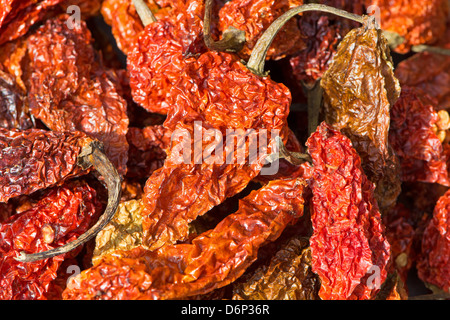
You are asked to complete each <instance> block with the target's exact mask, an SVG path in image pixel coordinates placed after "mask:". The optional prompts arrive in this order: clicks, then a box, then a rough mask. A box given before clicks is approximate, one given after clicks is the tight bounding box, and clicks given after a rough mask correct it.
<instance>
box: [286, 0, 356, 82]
mask: <svg viewBox="0 0 450 320" xmlns="http://www.w3.org/2000/svg"><path fill="white" fill-rule="evenodd" d="M319 3H321V4H324V5H328V6H331V7H334V8H338V9H342V10H345V11H347V12H352V13H355V14H362V13H363V4H362V1H345V0H321V1H319ZM298 25H299V29H300V32H301V33H302V34H303V35H304V36H305V38H306V39H305V41H306V44H307V46H306V48H305V49H303V50H301V51H300V52H298V53H297V54H295V55H294V56H293V57H292V58H290V59H289V62H290V65H291V67H292V73H293V75H294V77H295V79H296V80H297V81H298V82H299V83H300V84H302V83H303V84H306V85H307V86H313V85H314V83H315V82H316V81H317V80H319V79H320V78H321V77H322V75H323V73H324V72H325V71H326V70H327V69H328V67H329V64H330V63H331V61H332V59H333V58H334V56H335V54H336V49H337V46H338V44H339V43H340V41H341V40H342V38H343V37H344V36H345V35H346V34H347V33H348V32H349V31H350V30H351V29H352V28H354V27H356V25H355V23H354V22H352V21H348V20H347V19H341V18H338V17H335V16H333V15H324V14H321V13H317V12H309V13H305V14H303V17H302V18H301V19H300V20H299V21H298Z"/></svg>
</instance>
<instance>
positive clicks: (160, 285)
mask: <svg viewBox="0 0 450 320" xmlns="http://www.w3.org/2000/svg"><path fill="white" fill-rule="evenodd" d="M306 185H307V184H306V182H305V180H304V179H302V178H298V179H292V180H284V181H271V182H269V184H268V185H266V186H264V187H262V188H261V189H259V190H256V191H253V192H251V193H250V194H249V195H248V196H247V197H245V198H243V199H241V200H240V202H239V209H238V211H236V212H235V213H233V214H230V215H228V216H227V217H225V218H224V219H223V220H222V221H221V222H220V223H219V224H218V225H217V226H216V227H215V228H214V229H211V230H209V231H206V232H204V233H202V234H200V235H198V236H197V237H195V238H194V239H192V241H190V243H185V244H175V245H166V246H164V247H162V248H160V249H158V250H156V251H148V250H145V249H144V248H143V247H138V248H136V249H133V250H130V251H116V252H115V253H112V254H109V255H105V256H102V257H101V259H100V260H99V261H98V263H96V264H95V265H94V266H93V267H92V268H90V269H87V270H85V271H83V272H82V273H81V274H79V275H78V276H76V277H74V278H72V279H71V282H70V288H68V289H66V290H65V291H64V293H63V298H64V299H180V298H183V297H189V296H194V295H198V294H205V293H208V292H211V291H212V290H214V289H216V288H220V287H223V286H225V285H227V284H229V283H231V282H233V281H234V280H235V279H237V278H238V277H239V276H241V275H242V274H243V273H244V271H245V270H246V268H248V267H249V266H250V265H251V264H252V262H254V261H255V259H256V258H257V253H258V249H259V248H260V247H261V246H262V245H264V244H266V243H268V242H270V241H274V240H276V239H277V238H278V237H279V236H280V234H281V233H282V231H283V230H284V229H285V227H286V226H288V225H289V224H292V223H294V222H295V221H296V220H297V219H298V218H300V217H301V216H302V215H303V208H304V198H303V192H304V191H305V190H306V189H307V187H306Z"/></svg>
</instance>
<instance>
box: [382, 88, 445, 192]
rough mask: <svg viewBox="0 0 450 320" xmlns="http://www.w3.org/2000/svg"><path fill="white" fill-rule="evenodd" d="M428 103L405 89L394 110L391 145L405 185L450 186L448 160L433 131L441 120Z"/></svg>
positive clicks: (413, 92)
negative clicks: (421, 183)
mask: <svg viewBox="0 0 450 320" xmlns="http://www.w3.org/2000/svg"><path fill="white" fill-rule="evenodd" d="M428 100H429V99H427V97H422V96H421V95H419V94H418V93H417V90H416V89H415V88H410V87H407V86H403V87H402V93H401V95H400V99H399V100H398V101H397V102H396V103H395V104H394V106H393V107H392V110H391V125H390V129H389V142H390V144H391V145H392V148H393V149H394V150H395V153H396V155H397V156H398V158H399V160H400V164H401V178H402V181H410V182H413V181H419V182H427V183H439V184H442V185H444V186H450V181H449V177H448V168H447V156H446V155H445V152H444V148H443V146H442V143H441V141H440V140H439V138H438V136H437V135H436V131H435V130H433V126H436V123H437V122H438V120H439V117H438V114H437V112H436V111H435V108H434V107H433V105H430V104H426V101H428Z"/></svg>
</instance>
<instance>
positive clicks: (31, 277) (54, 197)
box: [0, 181, 102, 300]
mask: <svg viewBox="0 0 450 320" xmlns="http://www.w3.org/2000/svg"><path fill="white" fill-rule="evenodd" d="M101 209H102V205H101V203H100V202H99V201H98V200H97V198H96V192H95V190H94V189H92V188H91V187H90V186H89V185H88V184H87V183H84V182H82V181H80V182H78V181H77V182H73V183H70V184H67V185H64V186H61V187H56V188H54V189H51V190H46V191H45V193H44V194H43V195H42V197H41V198H40V199H39V201H38V202H37V203H36V204H32V205H31V208H30V209H28V210H26V211H25V212H21V213H17V214H14V215H12V216H11V217H10V218H9V219H8V220H6V221H3V222H2V223H0V236H1V239H2V242H1V245H0V299H2V300H11V299H12V300H23V299H33V300H38V299H47V298H49V297H50V296H52V295H54V294H55V293H54V292H52V290H53V288H52V285H51V283H52V281H54V280H55V279H56V278H57V273H58V270H59V268H60V267H61V264H62V263H63V261H64V260H65V259H66V258H70V257H72V256H74V255H75V254H76V253H77V252H76V251H74V252H70V253H68V254H64V255H59V256H56V257H53V258H49V259H44V260H40V261H35V262H19V261H17V260H15V258H16V257H17V256H18V254H19V253H20V252H22V251H26V252H27V253H37V252H42V251H46V250H49V249H54V248H57V247H60V246H62V245H64V244H67V243H69V242H71V241H73V240H75V239H77V238H78V237H79V236H80V235H81V234H83V233H84V232H85V231H86V230H87V229H88V228H89V227H90V226H91V225H92V223H93V221H95V220H94V219H96V218H97V217H98V216H99V214H100V213H101Z"/></svg>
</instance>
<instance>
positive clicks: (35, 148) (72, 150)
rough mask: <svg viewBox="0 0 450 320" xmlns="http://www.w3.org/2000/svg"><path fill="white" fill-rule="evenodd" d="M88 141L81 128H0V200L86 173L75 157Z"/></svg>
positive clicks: (3, 200) (25, 193) (89, 140)
mask: <svg viewBox="0 0 450 320" xmlns="http://www.w3.org/2000/svg"><path fill="white" fill-rule="evenodd" d="M91 142H92V139H90V138H88V137H87V136H86V135H85V134H83V133H81V132H52V131H44V130H40V129H29V130H25V131H21V130H14V129H11V130H8V129H4V128H0V148H1V151H0V154H1V158H0V159H1V160H0V167H1V169H0V171H1V174H0V202H6V201H8V199H10V198H13V197H17V196H19V195H27V194H31V193H32V192H35V191H37V190H40V189H45V188H48V187H51V186H54V185H57V184H60V183H62V182H64V180H67V179H69V178H71V177H76V176H78V175H82V174H86V173H87V172H88V171H86V170H83V168H81V167H80V166H78V164H77V161H78V157H79V156H80V154H81V152H82V148H83V147H87V146H88V145H89V144H90V143H91Z"/></svg>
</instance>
